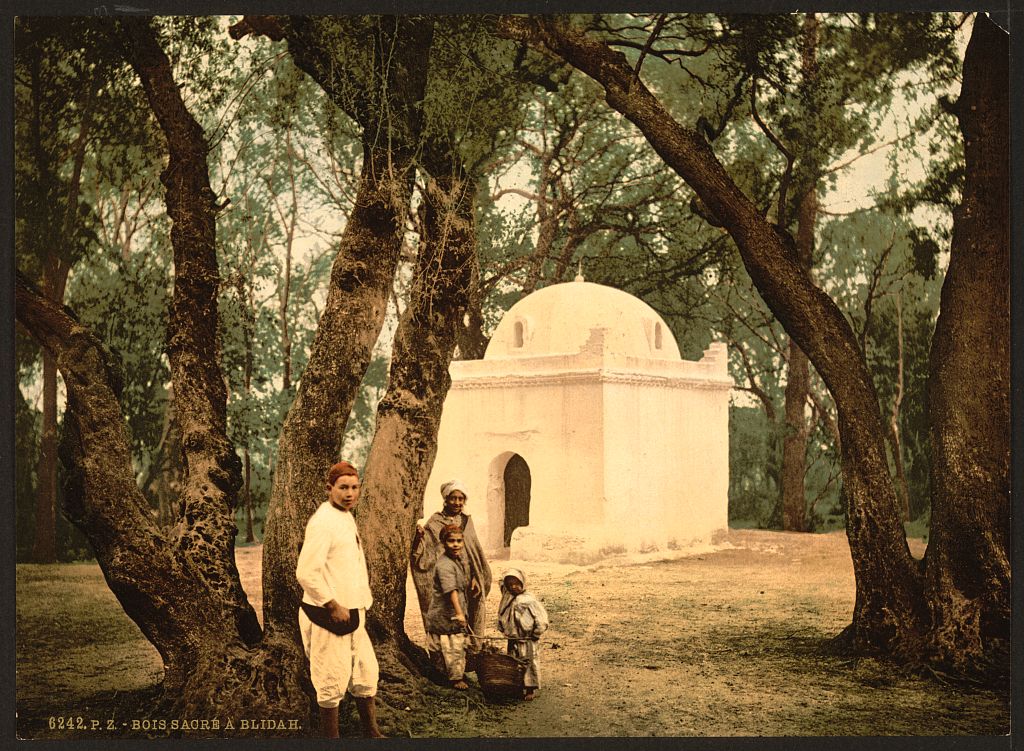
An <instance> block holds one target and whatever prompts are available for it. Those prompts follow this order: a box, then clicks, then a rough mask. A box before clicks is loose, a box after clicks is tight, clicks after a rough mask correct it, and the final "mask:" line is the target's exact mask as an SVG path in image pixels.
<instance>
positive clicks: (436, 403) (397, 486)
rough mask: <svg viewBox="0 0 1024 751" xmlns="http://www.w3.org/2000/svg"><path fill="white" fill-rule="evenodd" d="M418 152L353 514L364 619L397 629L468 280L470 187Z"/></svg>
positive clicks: (473, 264) (453, 161) (472, 259)
mask: <svg viewBox="0 0 1024 751" xmlns="http://www.w3.org/2000/svg"><path fill="white" fill-rule="evenodd" d="M430 150H431V149H430V148H429V147H428V148H427V149H426V152H427V153H426V155H425V162H426V166H427V175H426V176H425V183H426V185H425V191H424V202H423V214H424V216H423V227H424V234H423V237H422V238H421V241H420V246H419V252H418V254H417V261H416V276H415V278H414V280H413V286H412V290H411V292H410V300H409V305H408V307H407V308H406V309H405V311H404V313H403V314H402V318H401V320H400V321H399V324H398V330H397V332H396V333H395V342H394V346H393V349H392V356H391V370H390V373H389V377H388V386H387V390H386V392H385V394H384V396H383V397H382V398H381V401H380V403H379V405H378V407H377V429H376V432H375V433H374V438H373V444H372V445H371V447H370V453H369V456H368V457H367V462H366V472H365V478H364V498H363V501H362V505H361V507H360V509H359V511H358V517H359V522H360V529H361V530H362V532H363V536H364V539H365V540H366V543H367V544H366V551H367V562H368V566H369V569H370V585H371V588H372V589H373V593H374V602H375V604H374V608H373V611H372V612H371V613H370V622H371V625H375V626H376V627H377V628H379V630H380V631H381V632H382V633H386V634H388V635H391V636H395V635H398V634H402V633H403V632H404V627H403V621H404V615H405V572H406V571H407V569H408V563H409V550H410V548H411V545H412V534H413V530H414V528H415V523H416V520H417V519H419V518H420V517H421V516H423V493H424V489H425V487H426V483H427V478H428V476H429V475H430V470H431V467H432V466H433V463H434V457H435V455H436V453H437V429H438V426H439V424H440V419H441V407H442V405H443V404H444V399H445V396H446V395H447V393H448V388H449V386H450V385H451V377H450V375H449V373H448V366H449V364H450V363H451V359H452V354H453V352H454V350H455V345H456V343H457V338H458V332H459V330H460V328H461V324H462V319H463V316H464V315H465V312H466V310H467V307H468V303H469V295H470V289H471V286H472V285H474V284H476V283H477V281H478V279H477V277H478V275H479V273H478V266H477V257H476V227H475V221H474V197H475V191H476V185H475V183H474V182H473V180H471V179H470V178H468V177H467V175H466V174H465V173H464V172H463V170H462V169H461V165H459V164H458V157H457V156H456V155H455V154H454V153H445V154H443V155H437V156H433V158H431V155H430V153H429V152H430Z"/></svg>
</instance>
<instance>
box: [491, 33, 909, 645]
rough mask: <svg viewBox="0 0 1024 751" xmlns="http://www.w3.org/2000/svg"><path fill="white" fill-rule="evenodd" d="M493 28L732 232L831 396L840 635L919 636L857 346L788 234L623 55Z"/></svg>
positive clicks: (866, 638) (562, 38) (874, 405)
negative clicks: (646, 145)
mask: <svg viewBox="0 0 1024 751" xmlns="http://www.w3.org/2000/svg"><path fill="white" fill-rule="evenodd" d="M498 24H499V28H500V29H501V31H502V33H504V34H506V35H507V36H509V37H510V38H514V39H520V40H524V41H527V42H529V43H530V44H533V45H535V46H538V47H543V48H546V49H548V50H550V51H551V52H553V53H554V54H556V55H558V56H559V57H561V58H562V59H563V60H565V61H566V62H568V63H570V64H571V65H573V66H574V67H576V68H577V69H579V70H581V71H582V72H584V73H586V74H587V75H589V76H590V77H591V78H593V79H594V80H595V81H597V82H598V83H599V84H600V85H601V86H603V87H604V90H605V98H606V100H607V101H608V103H609V104H610V105H611V106H612V107H613V108H615V109H616V110H618V111H619V112H620V113H621V114H623V115H624V116H625V117H626V118H627V119H629V120H630V121H631V122H633V124H634V125H636V126H637V127H638V128H639V129H640V130H641V132H642V133H643V134H644V136H646V138H647V140H648V141H649V142H650V144H651V145H652V146H653V147H654V149H655V151H657V153H658V154H659V155H660V156H661V157H662V159H664V160H665V162H666V163H667V164H668V165H669V166H670V167H672V168H673V169H674V170H675V171H676V172H677V173H678V174H679V175H680V177H682V178H683V179H684V180H685V181H686V182H687V183H688V184H689V185H690V186H691V187H692V188H693V189H694V190H695V191H696V193H697V195H698V196H699V198H700V200H701V201H702V202H703V203H704V204H705V206H707V207H708V209H709V210H710V211H711V212H712V213H713V214H714V215H715V217H716V218H717V219H718V220H719V221H720V222H721V223H722V225H723V226H724V227H725V229H726V230H727V231H728V232H729V234H730V235H731V236H732V238H733V240H734V241H735V242H736V245H737V247H738V248H739V251H740V255H741V257H742V259H743V262H744V265H745V266H746V268H747V271H748V273H749V274H750V277H751V279H752V280H753V281H754V284H755V285H756V286H757V289H758V291H759V292H760V294H761V296H762V297H763V298H764V300H765V302H766V303H767V305H768V307H769V308H770V309H771V310H772V313H774V315H775V316H776V317H777V318H778V319H779V321H780V322H781V323H782V325H783V326H784V327H785V329H786V331H787V333H788V334H789V335H790V336H791V337H792V338H793V340H794V341H795V342H796V343H797V345H798V346H799V347H800V348H801V349H802V350H803V351H804V352H805V353H806V354H807V355H808V357H809V358H810V360H811V362H812V363H814V365H815V368H816V369H817V371H818V373H819V374H820V375H821V377H822V379H823V380H824V381H825V383H826V385H827V386H828V388H829V391H830V392H831V393H832V395H833V397H834V398H835V402H836V407H837V411H838V415H839V432H840V435H841V436H842V446H841V462H842V463H841V466H842V470H843V483H844V485H843V487H844V493H845V497H846V499H847V505H848V513H847V536H848V537H849V540H850V551H851V554H852V557H853V564H854V572H855V574H856V584H857V595H856V604H855V606H854V615H853V623H852V628H851V629H850V631H849V632H848V635H849V636H850V637H851V638H852V640H853V643H854V644H855V645H856V646H857V647H860V648H863V649H881V650H888V651H902V650H905V649H908V648H912V647H910V645H916V644H918V643H919V636H920V634H921V633H922V631H923V627H924V624H925V619H926V618H927V613H926V608H925V604H924V598H923V583H922V577H921V574H920V572H919V570H918V567H917V564H916V563H915V562H914V560H913V558H912V557H911V555H910V550H909V548H908V546H907V540H906V536H905V533H904V530H903V525H902V523H901V521H900V518H899V512H898V509H897V503H896V497H895V492H894V490H893V485H892V480H891V478H890V476H889V468H888V462H887V459H886V455H885V445H884V438H883V436H884V431H885V428H884V425H883V423H882V416H881V412H880V408H879V404H878V398H877V394H876V392H875V389H874V385H873V383H872V380H871V377H870V374H869V372H868V369H867V364H866V363H865V361H864V356H863V354H862V352H861V351H860V348H859V346H858V344H857V341H856V337H855V336H854V333H853V331H852V329H851V328H850V326H849V324H848V323H847V321H846V319H845V318H844V316H843V314H842V312H841V311H840V310H839V308H838V307H837V306H836V304H835V303H834V302H833V301H832V300H831V299H830V298H829V297H828V295H826V294H825V293H824V292H823V291H822V290H821V289H819V288H818V287H816V286H815V285H814V284H813V283H812V282H811V280H810V279H808V278H807V274H806V273H805V271H804V269H803V267H802V265H801V264H800V261H799V258H798V257H797V254H796V252H795V251H794V249H793V248H792V240H791V239H790V238H788V236H786V235H784V234H782V233H780V232H778V231H777V230H776V229H775V228H774V227H773V226H772V225H770V224H769V223H768V222H767V221H766V220H765V218H764V217H763V216H762V215H761V214H760V212H759V211H758V209H757V207H756V206H755V205H754V204H753V203H752V202H751V201H750V199H749V198H748V197H747V196H746V195H744V194H743V192H742V191H741V190H740V189H739V188H738V187H737V186H736V184H735V183H734V182H733V181H732V179H731V178H730V177H729V175H728V174H727V173H726V172H725V170H724V168H723V167H722V165H721V163H720V162H719V161H718V160H717V158H716V157H715V154H714V152H713V151H712V150H711V147H710V146H709V145H708V143H707V142H706V141H705V140H704V139H703V138H701V137H700V136H699V135H698V134H697V133H696V132H695V131H693V130H691V129H689V128H685V127H683V126H681V125H680V124H679V123H678V122H676V121H675V120H674V119H673V118H672V116H671V114H670V113H669V112H668V111H667V110H666V108H665V107H664V106H663V105H662V104H661V103H660V102H659V101H658V100H657V99H656V98H655V97H654V96H653V95H652V94H651V92H650V91H649V90H648V89H647V88H646V87H645V86H644V85H643V83H642V82H641V81H640V79H639V78H638V77H637V76H636V75H635V73H634V71H633V68H632V66H630V65H629V63H628V61H627V60H626V58H625V57H624V56H623V55H622V54H621V53H618V52H615V51H613V50H612V49H610V48H609V47H608V46H607V45H605V44H603V43H601V42H598V41H595V40H593V39H590V38H588V37H587V36H586V35H585V34H582V33H580V32H578V31H576V30H574V29H572V28H570V27H568V26H567V25H565V24H564V23H562V22H561V21H559V20H558V19H556V18H550V17H531V18H525V17H515V16H503V17H501V18H500V19H499V21H498Z"/></svg>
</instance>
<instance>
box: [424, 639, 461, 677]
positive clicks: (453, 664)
mask: <svg viewBox="0 0 1024 751" xmlns="http://www.w3.org/2000/svg"><path fill="white" fill-rule="evenodd" d="M427 648H428V649H429V650H430V651H432V652H440V653H441V655H442V656H443V657H444V665H445V667H446V668H448V679H449V680H452V681H461V680H462V676H463V675H465V673H466V635H465V634H431V633H429V632H428V633H427Z"/></svg>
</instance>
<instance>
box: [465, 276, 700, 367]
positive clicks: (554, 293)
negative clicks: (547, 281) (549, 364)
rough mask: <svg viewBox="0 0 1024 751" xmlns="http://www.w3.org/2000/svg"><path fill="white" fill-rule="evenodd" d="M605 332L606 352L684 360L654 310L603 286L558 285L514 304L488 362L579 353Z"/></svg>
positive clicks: (496, 336)
mask: <svg viewBox="0 0 1024 751" xmlns="http://www.w3.org/2000/svg"><path fill="white" fill-rule="evenodd" d="M595 329H604V343H603V347H604V351H605V352H608V353H612V354H617V355H626V356H630V357H642V358H648V359H658V360H679V359H680V358H679V346H678V345H677V344H676V340H675V337H674V336H673V335H672V331H671V330H670V329H669V328H668V326H667V325H665V321H663V320H662V318H661V316H659V315H658V314H657V312H655V310H654V308H652V307H651V306H650V305H648V304H647V303H645V302H644V301H643V300H641V299H639V298H637V297H633V295H630V294H629V293H627V292H623V291H622V290H619V289H615V288H614V287H606V286H605V285H603V284H594V283H592V282H584V281H580V280H577V281H574V282H565V283H563V284H553V285H551V286H550V287H544V288H543V289H540V290H537V291H536V292H534V293H533V294H530V295H527V296H526V297H524V298H523V299H522V300H520V301H519V302H517V303H516V304H515V305H513V306H512V307H511V308H510V309H509V310H508V312H507V313H505V315H504V316H503V317H502V319H501V322H500V323H499V324H498V327H497V328H496V329H495V330H494V335H493V336H492V337H491V341H490V344H488V345H487V351H486V353H485V354H484V359H485V360H494V359H498V358H505V357H540V356H544V355H574V354H577V353H578V352H579V351H580V350H582V349H583V346H584V345H585V344H586V343H587V342H588V340H590V338H591V332H592V331H594V330H595Z"/></svg>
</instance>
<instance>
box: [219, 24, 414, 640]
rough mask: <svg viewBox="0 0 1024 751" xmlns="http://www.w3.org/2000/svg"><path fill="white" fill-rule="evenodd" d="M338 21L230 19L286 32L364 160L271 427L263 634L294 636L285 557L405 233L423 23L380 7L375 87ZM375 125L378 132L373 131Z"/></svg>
mask: <svg viewBox="0 0 1024 751" xmlns="http://www.w3.org/2000/svg"><path fill="white" fill-rule="evenodd" d="M345 24H346V20H345V19H338V18H304V17H281V16H274V17H246V18H245V19H243V21H241V22H240V23H239V24H238V25H236V27H234V28H233V30H232V35H233V36H235V37H236V38H239V37H241V36H243V35H244V34H247V33H250V32H253V31H255V32H257V33H260V34H265V35H267V36H269V37H271V38H273V39H287V41H288V46H289V52H290V53H291V55H292V58H293V60H294V61H295V63H296V65H298V66H299V67H300V68H301V69H302V70H304V71H305V72H306V73H308V74H309V75H310V76H312V77H313V79H314V80H315V81H316V82H317V83H318V84H319V85H320V86H321V87H322V88H323V89H324V90H325V91H326V92H327V93H328V94H329V95H330V96H331V97H332V99H333V100H334V101H335V103H336V104H338V106H339V107H341V108H343V109H345V110H346V111H347V112H349V114H350V115H351V116H352V117H353V118H354V119H356V120H357V121H358V122H359V123H360V125H361V126H362V128H363V165H362V170H361V172H360V180H359V188H358V191H357V194H356V200H355V205H354V206H353V209H352V213H351V215H350V216H349V217H348V221H347V223H346V225H345V231H344V234H343V235H342V238H341V245H340V247H339V249H338V255H337V257H336V259H335V262H334V265H333V267H332V269H331V280H330V288H329V290H328V296H327V303H326V306H325V308H324V312H323V314H322V315H321V317H320V321H319V324H318V326H317V332H316V338H315V340H314V342H313V348H312V351H311V353H310V357H309V362H308V364H307V365H306V369H305V371H304V372H303V375H302V378H301V380H300V382H299V386H298V391H297V393H296V397H295V401H294V402H293V403H292V406H291V408H290V409H289V411H288V416H287V417H286V419H285V422H284V426H283V428H282V432H281V438H280V442H279V449H278V463H277V468H276V471H275V473H274V483H273V489H272V491H271V499H270V508H269V511H268V515H267V523H266V528H265V534H264V553H263V555H264V563H263V597H264V600H263V611H264V625H265V627H266V628H267V631H268V633H273V632H274V631H275V630H281V631H283V633H285V634H287V635H289V637H291V638H293V639H296V640H297V639H298V623H297V616H296V613H297V609H298V604H299V601H300V600H301V598H302V591H301V589H300V587H299V585H298V582H297V581H296V580H295V564H296V560H297V558H298V549H299V545H300V544H301V543H302V538H303V535H304V532H305V525H306V521H307V520H308V519H309V517H310V515H311V514H312V513H313V511H315V510H316V508H317V506H319V504H320V503H321V502H322V501H323V500H325V499H326V495H325V489H326V485H325V482H326V472H327V468H328V467H329V466H330V464H331V463H332V462H334V461H336V460H337V454H338V450H339V448H340V446H341V441H342V436H343V434H344V429H345V422H346V420H347V419H348V416H349V413H350V411H351V409H352V405H353V403H354V402H355V399H356V397H357V395H358V392H359V385H360V383H361V381H362V378H363V375H364V374H365V372H366V368H367V367H368V365H369V363H370V357H371V354H372V350H373V346H374V344H375V343H376V341H377V338H378V336H379V335H380V330H381V327H382V326H383V323H384V316H385V313H386V312H387V303H388V295H389V293H390V290H391V284H392V280H393V278H394V275H395V271H396V267H397V264H398V258H399V251H400V250H401V247H402V240H403V236H404V233H405V219H406V216H407V214H408V210H409V202H410V197H411V194H412V185H413V169H414V166H413V156H414V154H415V150H416V148H417V145H418V143H419V138H420V128H421V114H420V112H419V105H420V102H422V100H423V93H424V89H425V86H426V66H425V64H424V62H425V60H426V58H427V54H428V51H429V48H430V44H431V40H432V36H433V27H432V25H431V24H430V23H424V22H422V21H410V20H407V19H403V18H394V17H391V18H383V17H382V18H379V19H376V21H375V25H374V34H373V38H372V40H371V41H372V48H373V52H372V54H373V60H374V70H373V78H374V80H375V81H376V86H377V88H374V89H372V90H367V89H366V88H365V87H363V82H360V81H354V80H352V72H351V71H350V66H349V65H348V63H347V61H346V60H344V59H341V58H339V57H338V55H342V54H344V49H343V48H340V47H338V46H336V41H337V38H338V36H339V35H341V34H344V33H345V31H346V29H345ZM383 133H387V134H388V136H389V137H388V138H382V137H381V135H382V134H383Z"/></svg>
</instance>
